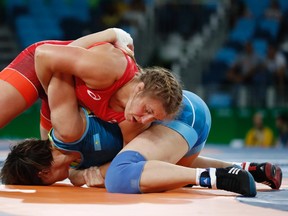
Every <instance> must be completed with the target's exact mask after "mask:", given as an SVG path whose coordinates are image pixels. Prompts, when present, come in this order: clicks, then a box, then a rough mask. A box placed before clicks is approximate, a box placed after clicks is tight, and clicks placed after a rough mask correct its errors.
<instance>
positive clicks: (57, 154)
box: [52, 148, 81, 165]
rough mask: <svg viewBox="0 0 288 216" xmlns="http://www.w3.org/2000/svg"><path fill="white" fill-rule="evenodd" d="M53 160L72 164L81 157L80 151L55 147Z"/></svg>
mask: <svg viewBox="0 0 288 216" xmlns="http://www.w3.org/2000/svg"><path fill="white" fill-rule="evenodd" d="M52 154H53V160H54V162H55V161H60V162H61V163H62V164H68V165H69V164H71V163H72V162H74V161H76V160H78V159H79V158H81V155H80V154H79V152H73V151H65V150H61V149H56V148H55V149H53V153H52Z"/></svg>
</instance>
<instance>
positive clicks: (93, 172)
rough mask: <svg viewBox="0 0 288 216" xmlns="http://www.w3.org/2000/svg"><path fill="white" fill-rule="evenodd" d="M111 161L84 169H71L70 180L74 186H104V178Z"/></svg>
mask: <svg viewBox="0 0 288 216" xmlns="http://www.w3.org/2000/svg"><path fill="white" fill-rule="evenodd" d="M109 165H110V163H106V164H104V165H102V166H99V167H96V166H94V167H90V168H87V169H84V170H75V169H70V171H69V180H70V181H71V183H72V184H73V185H74V186H83V185H85V184H86V185H87V186H89V187H104V178H105V175H106V171H107V169H108V167H109Z"/></svg>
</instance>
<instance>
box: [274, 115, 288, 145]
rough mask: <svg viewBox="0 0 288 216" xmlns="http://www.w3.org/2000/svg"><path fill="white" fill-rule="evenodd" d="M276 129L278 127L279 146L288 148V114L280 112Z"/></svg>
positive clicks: (276, 121) (277, 143)
mask: <svg viewBox="0 0 288 216" xmlns="http://www.w3.org/2000/svg"><path fill="white" fill-rule="evenodd" d="M275 124H276V129H277V132H278V134H277V141H276V146H277V147H286V148H288V114H287V113H280V114H279V115H278V116H277V117H276V120H275Z"/></svg>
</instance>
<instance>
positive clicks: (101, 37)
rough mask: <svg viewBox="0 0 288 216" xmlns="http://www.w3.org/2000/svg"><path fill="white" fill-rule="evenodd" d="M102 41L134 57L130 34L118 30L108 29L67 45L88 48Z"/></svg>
mask: <svg viewBox="0 0 288 216" xmlns="http://www.w3.org/2000/svg"><path fill="white" fill-rule="evenodd" d="M103 41H105V42H108V43H112V44H115V45H116V47H118V48H121V49H122V50H125V51H126V52H127V53H128V54H129V55H134V52H133V51H134V45H133V39H132V37H131V36H130V34H128V33H127V32H125V31H123V30H122V29H119V28H109V29H106V30H104V31H100V32H96V33H93V34H89V35H86V36H83V37H81V38H78V39H77V40H75V41H73V42H71V43H70V44H69V45H70V46H78V47H83V48H89V47H91V46H92V45H94V44H95V43H97V42H103Z"/></svg>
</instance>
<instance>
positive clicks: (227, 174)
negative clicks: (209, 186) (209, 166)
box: [216, 166, 257, 197]
mask: <svg viewBox="0 0 288 216" xmlns="http://www.w3.org/2000/svg"><path fill="white" fill-rule="evenodd" d="M216 188H217V189H222V190H226V191H230V192H234V193H239V194H242V195H243V196H246V197H255V196H256V194H257V192H256V185H255V181H254V179H253V176H252V175H251V174H250V173H249V172H247V171H245V170H243V169H240V168H238V167H235V166H231V167H226V168H217V169H216Z"/></svg>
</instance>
